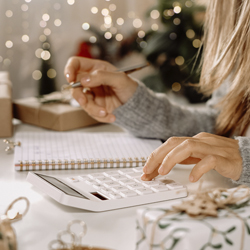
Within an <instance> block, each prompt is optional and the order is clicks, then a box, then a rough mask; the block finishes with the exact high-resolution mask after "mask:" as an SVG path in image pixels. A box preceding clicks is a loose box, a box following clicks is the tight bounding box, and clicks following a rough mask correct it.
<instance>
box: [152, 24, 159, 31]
mask: <svg viewBox="0 0 250 250" xmlns="http://www.w3.org/2000/svg"><path fill="white" fill-rule="evenodd" d="M151 29H152V30H154V31H157V30H158V29H159V26H158V24H156V23H154V24H152V25H151Z"/></svg>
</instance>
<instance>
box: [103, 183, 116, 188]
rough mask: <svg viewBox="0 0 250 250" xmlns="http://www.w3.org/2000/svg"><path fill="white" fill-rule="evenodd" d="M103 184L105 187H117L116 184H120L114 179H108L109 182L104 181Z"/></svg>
mask: <svg viewBox="0 0 250 250" xmlns="http://www.w3.org/2000/svg"><path fill="white" fill-rule="evenodd" d="M103 185H104V186H105V187H109V188H112V187H118V186H120V183H118V182H116V181H109V182H105V183H104V184H103Z"/></svg>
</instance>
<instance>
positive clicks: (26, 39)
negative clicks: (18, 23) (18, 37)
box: [22, 35, 30, 43]
mask: <svg viewBox="0 0 250 250" xmlns="http://www.w3.org/2000/svg"><path fill="white" fill-rule="evenodd" d="M29 40H30V38H29V36H28V35H23V36H22V41H23V42H25V43H27V42H28V41H29Z"/></svg>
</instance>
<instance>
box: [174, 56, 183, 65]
mask: <svg viewBox="0 0 250 250" xmlns="http://www.w3.org/2000/svg"><path fill="white" fill-rule="evenodd" d="M184 62H185V59H184V58H183V56H177V57H176V58H175V63H176V64H177V65H179V66H181V65H183V64H184Z"/></svg>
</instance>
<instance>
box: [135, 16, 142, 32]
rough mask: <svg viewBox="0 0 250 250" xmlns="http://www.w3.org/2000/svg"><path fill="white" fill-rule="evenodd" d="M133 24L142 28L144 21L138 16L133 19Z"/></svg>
mask: <svg viewBox="0 0 250 250" xmlns="http://www.w3.org/2000/svg"><path fill="white" fill-rule="evenodd" d="M133 26H134V27H135V28H137V29H138V28H140V27H141V26H142V21H141V19H139V18H136V19H135V20H134V21H133Z"/></svg>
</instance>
